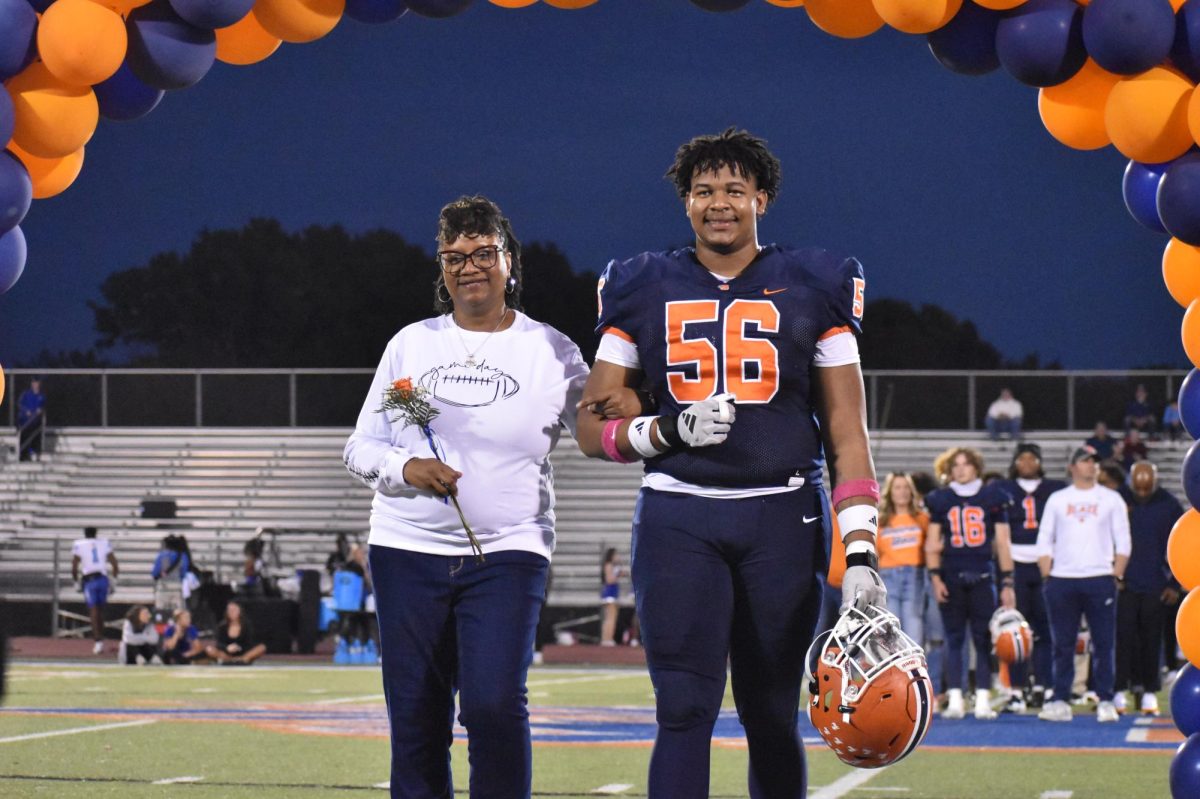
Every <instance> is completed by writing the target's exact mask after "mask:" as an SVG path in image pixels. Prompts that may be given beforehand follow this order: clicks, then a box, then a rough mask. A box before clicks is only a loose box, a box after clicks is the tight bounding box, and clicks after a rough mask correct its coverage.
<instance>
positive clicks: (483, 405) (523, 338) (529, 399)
mask: <svg viewBox="0 0 1200 799" xmlns="http://www.w3.org/2000/svg"><path fill="white" fill-rule="evenodd" d="M489 336H490V338H488V337H489ZM469 353H474V358H475V361H476V362H477V365H476V366H473V367H472V366H466V365H465V363H466V361H467V356H468V354H469ZM405 377H407V378H410V379H411V380H412V383H413V386H414V387H422V388H424V389H426V390H427V391H428V392H429V393H428V395H427V397H426V398H427V400H428V401H429V402H430V403H431V404H432V405H433V407H434V408H436V409H438V410H439V411H440V415H439V416H438V417H437V418H436V419H434V420H433V422H432V423H431V425H430V427H431V428H432V429H433V432H434V439H435V442H436V444H437V448H438V454H440V455H441V457H442V459H443V460H444V461H445V462H446V463H447V464H448V465H449V466H451V467H452V468H454V469H456V470H458V471H460V472H462V474H463V476H462V477H461V478H459V480H458V502H459V504H460V505H461V506H462V512H463V515H464V516H465V517H466V520H467V523H468V524H470V525H471V529H472V531H473V532H474V533H475V536H476V538H478V539H479V542H480V544H481V545H482V546H483V551H484V552H485V553H486V552H498V551H502V550H514V549H517V550H524V551H527V552H534V553H537V554H539V555H542V556H544V557H546V558H549V557H550V553H551V552H552V551H553V550H554V510H553V509H554V484H553V472H552V469H551V466H550V460H549V455H550V451H551V450H553V449H554V446H555V445H556V444H557V443H558V439H559V435H560V432H561V429H562V428H561V425H566V426H567V428H568V429H570V430H571V432H572V433H574V431H575V403H576V402H578V401H579V398H580V397H581V396H583V385H584V383H585V382H586V381H587V377H588V367H587V364H586V363H585V362H584V360H583V357H582V356H581V355H580V354H579V348H578V347H576V346H575V344H574V343H573V342H572V341H571V340H570V339H568V338H567V337H566V336H564V335H563V334H562V333H559V332H558V331H557V330H555V329H554V328H552V327H550V326H549V325H545V324H542V323H541V322H535V321H534V320H532V319H530V318H529V317H528V316H526V315H525V314H522V313H519V312H518V313H516V319H515V320H514V321H513V324H512V326H511V327H509V328H507V329H505V330H499V331H496V332H495V333H494V334H492V333H487V332H474V331H469V330H461V329H459V328H458V326H457V325H455V324H454V321H453V318H452V316H451V315H449V314H447V315H445V316H439V317H436V318H433V319H426V320H424V321H421V322H417V323H415V324H411V325H409V326H408V327H406V328H404V329H403V330H401V331H400V332H399V333H397V334H396V336H395V337H394V338H393V339H392V340H391V341H390V342H388V345H387V349H386V350H385V351H384V354H383V359H382V360H381V361H380V364H379V368H378V369H377V370H376V372H375V380H374V382H373V383H372V384H371V390H370V392H369V393H368V394H367V399H366V401H365V402H364V403H363V408H362V412H361V413H360V414H359V416H358V425H357V427H356V428H355V431H354V434H353V435H351V436H350V440H349V441H347V442H346V449H345V452H344V459H345V462H346V468H347V469H348V470H349V471H350V473H351V474H353V475H354V476H355V477H357V478H358V479H359V480H361V481H362V482H363V483H365V484H366V485H367V486H369V487H370V488H373V489H375V499H374V501H373V502H372V504H371V535H370V538H369V542H370V543H371V544H372V545H381V546H389V547H396V548H398V549H408V550H413V551H416V552H426V553H431V554H436V555H457V556H467V555H470V554H471V547H470V543H469V541H468V539H467V535H466V531H465V530H464V529H463V526H462V523H461V522H460V520H459V518H458V513H457V512H456V511H455V509H454V504H453V503H449V502H445V501H443V500H442V499H441V498H440V497H437V496H435V495H434V494H433V493H432V492H428V491H418V490H417V489H414V488H412V487H410V486H409V485H408V484H407V483H405V482H404V477H403V472H404V464H405V463H407V462H408V461H409V459H410V458H430V457H433V450H432V449H431V448H430V442H429V441H428V440H427V439H426V437H425V435H424V434H423V433H422V432H421V430H420V429H419V428H418V427H416V426H415V425H409V426H404V423H403V422H402V421H401V422H392V421H391V419H392V418H395V417H396V413H395V412H389V413H376V412H375V411H376V409H377V408H379V407H380V405H382V403H383V393H384V390H385V389H386V388H387V387H388V386H389V385H390V384H391V383H392V382H393V381H395V380H399V379H402V378H405Z"/></svg>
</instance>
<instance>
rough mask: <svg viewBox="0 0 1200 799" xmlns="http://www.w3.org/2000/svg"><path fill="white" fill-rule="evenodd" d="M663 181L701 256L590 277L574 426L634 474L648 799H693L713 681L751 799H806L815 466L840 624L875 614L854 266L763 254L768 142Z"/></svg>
mask: <svg viewBox="0 0 1200 799" xmlns="http://www.w3.org/2000/svg"><path fill="white" fill-rule="evenodd" d="M667 176H668V178H669V179H670V180H672V181H673V182H674V184H675V187H676V189H677V191H678V193H679V196H680V198H681V199H682V200H683V210H684V211H685V213H686V215H687V217H688V220H689V221H690V223H691V226H692V230H693V232H694V234H695V244H694V246H691V247H685V248H683V249H679V250H674V251H670V252H654V253H643V254H642V255H638V256H636V257H634V258H631V259H629V260H624V261H613V262H611V263H610V264H609V265H608V268H607V269H605V271H604V273H603V275H602V276H601V278H600V284H599V301H600V318H599V323H598V325H597V330H598V332H599V333H600V334H601V343H600V347H599V351H598V352H597V355H596V364H595V367H594V368H593V370H592V373H591V376H590V378H589V380H588V383H587V386H586V388H585V390H584V399H583V401H582V402H581V410H580V415H579V444H580V447H581V448H582V450H583V451H584V452H585V453H586V454H588V455H589V456H592V457H605V458H608V459H609V460H613V461H618V462H630V461H634V460H644V461H645V478H644V480H643V484H642V489H641V491H640V493H639V495H638V501H637V507H636V510H635V514H634V521H633V546H632V577H633V585H634V592H635V596H636V602H637V612H638V617H639V619H640V620H641V624H642V642H643V645H644V646H645V649H646V659H647V662H648V664H649V668H650V676H651V679H652V681H653V683H654V693H655V699H656V703H657V720H658V732H657V737H656V740H655V746H654V752H653V754H652V755H651V759H650V776H649V782H648V793H649V796H650V797H651V799H666V798H667V797H669V798H670V799H692V797H697V798H699V797H706V796H708V784H709V748H710V741H711V738H712V730H713V724H714V722H715V721H716V719H717V714H718V712H719V711H720V708H721V700H722V697H723V695H724V690H725V673H726V663H727V662H728V663H729V664H730V668H731V671H732V680H733V694H734V700H735V702H736V705H737V710H738V716H739V718H740V719H741V721H742V724H743V725H744V727H745V730H746V739H747V742H748V745H749V755H750V773H749V785H750V796H752V797H755V799H759V797H796V799H803V797H805V796H806V790H807V775H806V767H805V760H804V749H803V746H802V744H801V740H800V737H799V734H798V731H797V727H796V720H797V708H798V705H799V699H800V687H801V683H802V681H803V676H804V671H805V668H804V655H805V651H806V650H807V648H808V645H809V641H810V640H811V638H812V635H813V628H814V624H815V622H816V618H817V613H818V610H819V607H820V600H821V590H820V582H819V579H818V576H819V575H820V574H821V573H823V571H824V569H825V566H826V563H827V545H828V541H827V539H828V536H829V535H830V532H829V529H830V527H829V525H830V517H829V510H828V504H829V500H828V499H827V498H826V495H825V492H824V491H823V490H822V486H821V471H822V465H823V463H824V459H825V455H826V454H827V455H828V458H829V465H830V471H831V473H832V475H833V480H834V491H833V504H834V506H835V507H836V508H837V512H838V521H839V523H840V529H841V531H842V533H843V534H844V537H843V541H844V542H845V544H846V553H847V555H846V562H847V569H846V572H845V575H844V577H843V584H842V589H843V604H844V605H847V606H848V605H851V604H854V605H856V606H857V607H859V608H863V609H865V608H866V607H867V606H868V605H876V606H883V605H884V603H885V601H886V591H885V590H884V588H883V583H882V581H881V580H880V579H879V575H878V574H877V572H876V568H877V560H876V555H875V543H874V539H875V528H876V511H875V505H876V503H877V502H878V500H879V487H878V485H877V484H876V482H875V471H874V466H873V464H872V461H871V454H870V450H869V448H868V443H867V426H866V411H865V402H864V391H863V382H862V373H861V370H860V366H859V355H858V344H857V338H856V337H857V335H858V333H859V332H860V329H861V323H862V316H863V302H864V298H863V291H864V288H865V285H866V284H865V282H864V279H863V271H862V267H861V266H860V264H859V263H858V261H856V260H855V259H853V258H845V257H839V256H835V255H834V254H832V253H830V252H827V251H825V250H822V249H817V248H810V249H790V248H785V247H781V246H777V245H774V244H769V245H760V244H759V241H758V222H759V220H760V219H761V217H762V216H763V214H764V213H766V211H767V208H768V206H769V204H770V203H771V202H773V201H774V200H775V196H776V192H777V191H778V188H779V161H778V160H777V159H776V158H775V156H774V155H772V154H771V152H770V151H769V150H768V149H767V148H766V145H765V142H764V141H763V140H761V139H758V138H755V137H754V136H751V135H750V134H748V133H746V132H745V131H736V130H733V129H730V130H727V131H725V132H724V133H722V134H719V135H716V136H701V137H698V138H695V139H693V140H691V141H690V142H688V143H686V144H684V145H683V146H682V147H681V148H680V149H679V151H678V153H677V154H676V158H675V163H674V165H673V166H672V167H671V169H670V170H669V172H668V173H667ZM643 382H645V383H646V384H648V386H649V388H650V389H651V393H652V394H653V395H654V396H655V397H656V398H657V399H658V400H659V408H658V414H657V415H654V416H640V417H635V418H628V419H612V420H606V419H605V418H604V417H603V415H602V413H603V411H604V409H605V408H606V406H607V403H608V401H609V398H610V397H611V396H613V394H614V392H615V391H617V390H619V389H621V388H623V387H639V386H641V385H642V384H643ZM818 420H819V424H818ZM822 438H824V446H823V445H822Z"/></svg>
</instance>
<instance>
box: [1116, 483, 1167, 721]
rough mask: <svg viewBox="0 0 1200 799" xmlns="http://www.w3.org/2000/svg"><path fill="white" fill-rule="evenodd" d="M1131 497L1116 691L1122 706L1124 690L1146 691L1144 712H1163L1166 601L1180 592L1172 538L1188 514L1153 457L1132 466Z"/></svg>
mask: <svg viewBox="0 0 1200 799" xmlns="http://www.w3.org/2000/svg"><path fill="white" fill-rule="evenodd" d="M1126 497H1127V501H1128V502H1129V533H1130V539H1131V540H1132V550H1131V552H1130V555H1129V565H1128V566H1127V567H1126V569H1125V579H1124V581H1123V582H1118V586H1119V587H1120V589H1121V591H1120V594H1119V595H1118V598H1117V683H1116V688H1117V694H1116V696H1115V697H1114V703H1115V704H1116V706H1117V710H1123V709H1124V704H1125V701H1124V700H1125V693H1124V692H1125V690H1126V689H1129V688H1132V689H1133V691H1134V693H1135V694H1137V693H1141V694H1142V699H1141V710H1142V712H1143V713H1146V714H1150V715H1158V697H1157V696H1156V695H1155V694H1156V692H1157V691H1159V689H1161V688H1162V682H1161V677H1160V674H1159V668H1158V667H1159V653H1160V652H1161V651H1162V629H1163V616H1164V615H1165V607H1164V603H1165V602H1166V601H1167V600H1168V599H1171V598H1172V596H1174V597H1176V598H1177V597H1178V590H1177V587H1176V586H1177V584H1176V583H1175V582H1174V580H1173V579H1172V577H1171V570H1170V568H1169V567H1168V566H1167V538H1168V537H1170V535H1171V528H1172V527H1174V525H1175V522H1176V521H1178V519H1179V516H1180V514H1182V513H1183V506H1182V505H1181V504H1180V503H1179V500H1177V499H1175V497H1174V496H1172V495H1171V493H1170V492H1169V491H1167V490H1166V489H1164V488H1162V487H1161V486H1159V484H1158V469H1157V467H1155V465H1154V464H1153V463H1150V462H1149V461H1141V462H1139V463H1135V464H1134V465H1133V469H1132V471H1131V472H1130V488H1129V489H1127V493H1126Z"/></svg>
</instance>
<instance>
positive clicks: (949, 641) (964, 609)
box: [925, 447, 1016, 719]
mask: <svg viewBox="0 0 1200 799" xmlns="http://www.w3.org/2000/svg"><path fill="white" fill-rule="evenodd" d="M933 470H934V473H935V474H937V475H939V476H941V477H942V479H943V480H945V479H947V478H948V479H949V481H950V483H949V485H948V486H947V487H946V488H942V489H938V490H937V491H934V492H933V493H932V494H930V495H929V496H928V497H926V498H925V506H926V508H928V509H929V516H930V523H929V533H928V535H927V537H926V545H925V559H926V564H927V566H928V568H929V574H930V582H931V583H932V585H933V595H934V598H935V599H936V600H937V601H938V608H939V609H940V610H941V612H942V623H943V624H944V625H945V627H946V687H947V689H948V690H947V701H946V711H945V713H943V714H942V715H943V716H945V717H946V718H948V719H961V718H962V717H963V715H964V714H965V712H966V708H965V707H964V706H963V688H964V687H965V683H966V675H965V674H964V672H965V666H966V664H965V663H964V662H963V644H964V643H965V641H966V634H967V628H968V627H969V628H970V631H971V640H972V641H973V642H974V644H975V718H977V719H994V718H995V717H996V714H995V712H994V711H993V710H992V707H991V704H990V701H989V690H990V688H991V684H992V666H991V656H992V655H991V653H992V639H991V633H990V632H989V630H988V622H989V621H991V618H992V613H993V612H994V611H995V610H996V587H995V582H994V580H995V578H996V575H995V574H994V573H993V570H992V565H993V561H995V563H996V564H997V565H999V567H1000V575H999V577H1000V585H1001V588H1000V601H1001V603H1002V604H1003V605H1004V606H1005V607H1008V608H1011V607H1014V606H1015V605H1016V596H1015V594H1014V591H1013V562H1012V552H1011V550H1010V545H1009V531H1008V521H1007V519H1008V516H1007V506H1008V504H1009V499H1008V495H1007V494H1005V493H1004V492H1003V491H1001V490H1000V488H999V487H998V485H997V484H996V483H992V484H990V485H986V486H985V485H984V484H983V480H982V479H981V478H980V475H981V474H983V457H982V456H981V455H980V454H979V453H978V452H976V451H975V450H973V449H968V448H966V447H956V448H954V449H951V450H949V451H947V452H944V453H942V454H941V455H939V456H938V459H937V460H936V461H935V462H934V464H933Z"/></svg>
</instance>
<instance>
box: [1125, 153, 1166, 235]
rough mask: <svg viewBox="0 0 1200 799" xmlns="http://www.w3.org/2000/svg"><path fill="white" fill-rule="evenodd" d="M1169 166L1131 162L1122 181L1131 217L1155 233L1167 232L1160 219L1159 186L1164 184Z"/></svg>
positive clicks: (1126, 205)
mask: <svg viewBox="0 0 1200 799" xmlns="http://www.w3.org/2000/svg"><path fill="white" fill-rule="evenodd" d="M1168 166H1169V164H1142V163H1138V162H1137V161H1130V162H1129V166H1127V167H1125V177H1124V178H1123V179H1122V180H1121V195H1122V196H1123V197H1124V198H1125V207H1126V208H1128V209H1129V213H1130V215H1131V216H1133V218H1134V219H1136V220H1137V221H1138V222H1140V223H1141V224H1143V225H1145V226H1146V227H1148V228H1150V229H1151V230H1153V231H1154V232H1155V233H1166V232H1167V229H1166V228H1165V227H1163V223H1162V220H1161V219H1159V218H1158V184H1159V183H1161V182H1162V177H1163V174H1165V173H1166V171H1167V167H1168Z"/></svg>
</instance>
